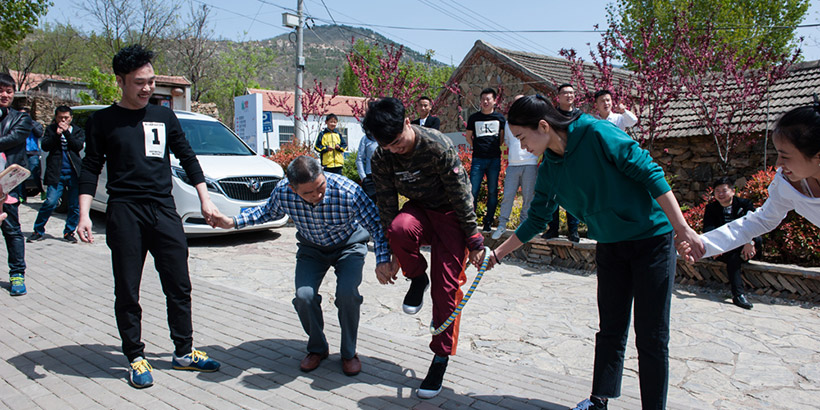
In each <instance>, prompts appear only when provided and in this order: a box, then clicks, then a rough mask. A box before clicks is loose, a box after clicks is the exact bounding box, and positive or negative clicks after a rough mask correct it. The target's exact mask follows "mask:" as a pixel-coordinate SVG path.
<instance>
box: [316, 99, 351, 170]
mask: <svg viewBox="0 0 820 410" xmlns="http://www.w3.org/2000/svg"><path fill="white" fill-rule="evenodd" d="M338 123H339V118H337V117H336V114H328V115H327V118H325V125H327V127H326V128H325V129H324V130H322V132H320V133H319V136H318V137H317V138H316V144H314V145H315V146H314V149H316V152H318V153H319V156H320V158H321V160H322V168H324V170H325V172H333V173H334V174H341V173H342V166H343V165H344V163H345V156H344V152H345V150H346V149H347V140H346V139H345V137H344V136H342V134H340V133H338V132H336V124H338Z"/></svg>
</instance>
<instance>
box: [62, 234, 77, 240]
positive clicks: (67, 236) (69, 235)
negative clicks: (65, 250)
mask: <svg viewBox="0 0 820 410" xmlns="http://www.w3.org/2000/svg"><path fill="white" fill-rule="evenodd" d="M63 240H64V241H66V242H68V243H77V237H76V236H74V232H69V233H67V234H65V235H63Z"/></svg>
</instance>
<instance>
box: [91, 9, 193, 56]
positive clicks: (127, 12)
mask: <svg viewBox="0 0 820 410" xmlns="http://www.w3.org/2000/svg"><path fill="white" fill-rule="evenodd" d="M80 7H81V9H82V10H83V11H85V12H87V13H88V14H89V15H90V16H91V17H92V18H93V19H94V20H96V24H97V25H98V29H99V30H100V32H99V33H97V35H96V36H92V37H94V38H96V39H97V40H98V48H99V49H100V50H99V51H101V52H102V53H103V54H105V55H114V54H116V52H117V51H119V49H121V48H122V47H123V46H125V45H128V44H133V43H139V44H142V45H143V46H145V47H147V48H154V46H156V45H158V44H159V42H160V41H161V40H162V38H164V37H166V36H167V35H168V34H169V32H170V31H171V29H172V28H173V25H174V24H175V22H176V19H177V15H178V14H177V13H178V11H179V8H180V3H179V0H167V1H163V0H85V1H84V2H83V4H82V5H81V6H80Z"/></svg>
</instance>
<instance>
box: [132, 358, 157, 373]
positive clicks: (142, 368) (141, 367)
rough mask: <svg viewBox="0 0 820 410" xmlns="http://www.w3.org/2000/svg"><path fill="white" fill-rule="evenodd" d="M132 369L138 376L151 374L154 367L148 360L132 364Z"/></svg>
mask: <svg viewBox="0 0 820 410" xmlns="http://www.w3.org/2000/svg"><path fill="white" fill-rule="evenodd" d="M131 368H132V369H134V370H136V371H137V374H142V373H145V372H150V371H151V370H154V368H153V367H151V365H150V364H149V363H148V360H145V359H142V360H140V361H138V362H136V363H131Z"/></svg>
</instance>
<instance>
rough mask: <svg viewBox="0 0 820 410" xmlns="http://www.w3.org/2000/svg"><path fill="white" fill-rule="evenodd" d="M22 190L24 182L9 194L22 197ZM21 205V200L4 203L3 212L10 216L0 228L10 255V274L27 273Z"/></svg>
mask: <svg viewBox="0 0 820 410" xmlns="http://www.w3.org/2000/svg"><path fill="white" fill-rule="evenodd" d="M20 191H22V184H21V185H20V186H18V187H17V188H14V190H12V191H11V192H10V193H9V195H11V196H13V197H16V198H17V199H20V197H21V195H20ZM19 207H20V202H17V203H15V204H3V212H5V213H7V214H8V217H7V218H6V220H5V221H3V223H2V224H0V229H1V230H2V231H3V238H5V239H6V251H7V252H8V256H9V258H8V260H9V275H16V274H20V275H25V273H26V240H25V238H24V237H23V231H22V230H21V229H20V214H19V213H18V208H19Z"/></svg>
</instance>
